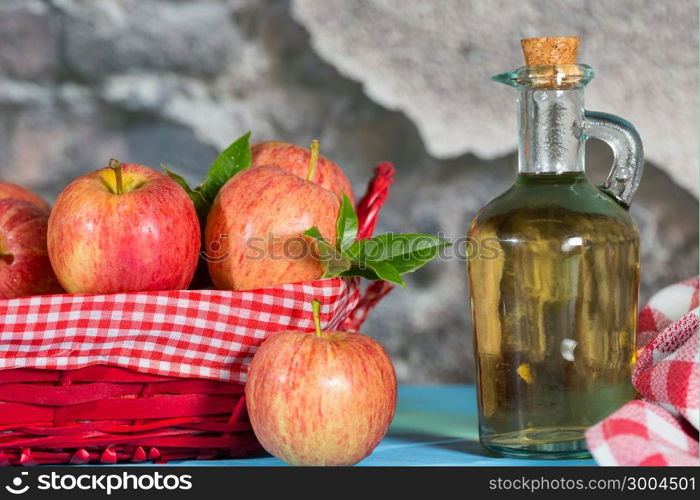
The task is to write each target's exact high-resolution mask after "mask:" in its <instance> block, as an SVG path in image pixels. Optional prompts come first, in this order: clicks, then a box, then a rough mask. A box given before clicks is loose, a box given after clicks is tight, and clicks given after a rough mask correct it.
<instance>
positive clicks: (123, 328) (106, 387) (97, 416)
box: [0, 163, 394, 465]
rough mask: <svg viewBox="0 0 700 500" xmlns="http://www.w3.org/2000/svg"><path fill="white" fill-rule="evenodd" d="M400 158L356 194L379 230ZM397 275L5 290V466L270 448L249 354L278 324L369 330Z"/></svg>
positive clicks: (1, 388) (1, 405) (1, 311)
mask: <svg viewBox="0 0 700 500" xmlns="http://www.w3.org/2000/svg"><path fill="white" fill-rule="evenodd" d="M393 173H394V168H393V166H392V165H391V164H389V163H383V164H381V165H379V166H378V167H377V168H376V169H375V176H374V178H373V179H372V181H371V182H370V184H369V186H368V190H367V194H366V195H365V197H364V198H363V199H362V201H361V202H360V204H359V205H358V209H357V212H358V217H359V219H360V231H359V235H358V237H359V238H367V237H370V236H371V235H372V233H373V231H374V227H375V224H376V220H377V216H378V214H379V210H380V209H381V206H382V205H383V203H384V201H385V200H386V197H387V195H388V190H389V186H390V185H391V183H392V179H393ZM390 290H391V285H389V284H387V283H385V282H381V281H380V282H374V283H372V284H371V285H369V286H368V287H367V288H366V289H365V290H364V292H362V293H360V286H359V280H358V279H356V278H352V279H340V278H336V279H330V280H317V281H313V282H306V283H295V284H289V285H281V286H277V287H272V288H266V289H261V290H253V291H244V292H231V291H216V290H180V291H170V292H148V293H132V294H115V295H100V296H87V295H52V296H42V297H27V298H21V299H13V300H3V301H0V465H35V464H85V463H118V462H144V461H155V462H166V461H170V460H178V459H209V458H215V457H242V456H246V455H248V454H249V453H251V452H255V451H258V450H260V445H259V443H258V442H257V440H256V439H255V436H254V434H253V432H252V429H251V426H250V423H249V422H248V418H247V413H246V405H245V396H244V387H245V385H244V384H245V376H246V371H247V367H248V364H249V363H250V360H251V359H252V356H253V354H254V352H255V349H256V348H257V346H259V345H260V343H262V341H263V340H265V339H266V338H267V337H268V336H269V335H271V334H273V333H275V332H277V331H281V330H287V329H304V330H309V331H311V330H312V329H313V324H312V321H311V319H310V316H311V314H310V302H311V300H312V299H313V298H317V299H319V300H321V301H322V302H323V306H322V309H321V323H322V325H323V326H324V328H336V329H337V328H342V329H347V330H357V329H359V327H360V326H361V325H362V323H363V322H364V320H365V319H366V317H367V314H368V313H369V311H370V310H371V308H372V307H374V305H375V304H376V303H377V302H379V300H381V299H382V297H384V296H385V295H386V294H387V293H388V292H389V291H390Z"/></svg>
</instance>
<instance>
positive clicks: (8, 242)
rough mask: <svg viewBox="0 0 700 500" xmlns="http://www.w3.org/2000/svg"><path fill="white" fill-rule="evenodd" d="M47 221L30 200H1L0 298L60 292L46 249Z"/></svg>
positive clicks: (45, 216) (45, 213) (43, 213)
mask: <svg viewBox="0 0 700 500" xmlns="http://www.w3.org/2000/svg"><path fill="white" fill-rule="evenodd" d="M48 220H49V215H48V213H47V212H46V211H45V210H44V209H43V208H40V207H39V206H37V205H35V204H34V203H32V202H29V201H26V200H19V199H15V198H5V199H0V299H13V298H16V297H24V296H28V295H47V294H53V293H61V292H62V291H63V290H62V289H61V286H60V285H59V284H58V280H57V279H56V276H55V275H54V272H53V269H51V263H50V262H49V256H48V253H47V249H46V228H47V225H48Z"/></svg>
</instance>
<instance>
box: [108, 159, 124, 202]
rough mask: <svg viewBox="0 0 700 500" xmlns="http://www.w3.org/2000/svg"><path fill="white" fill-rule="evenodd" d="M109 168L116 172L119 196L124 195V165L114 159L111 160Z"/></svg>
mask: <svg viewBox="0 0 700 500" xmlns="http://www.w3.org/2000/svg"><path fill="white" fill-rule="evenodd" d="M109 168H111V169H112V170H114V176H115V177H116V178H117V194H122V193H124V186H123V184H122V164H121V163H119V162H118V161H117V160H115V159H114V158H112V159H111V160H109Z"/></svg>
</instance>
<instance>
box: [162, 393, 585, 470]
mask: <svg viewBox="0 0 700 500" xmlns="http://www.w3.org/2000/svg"><path fill="white" fill-rule="evenodd" d="M171 465H180V466H182V465H187V466H212V465H215V466H225V467H230V466H251V465H255V466H280V465H285V464H284V463H283V462H281V461H280V460H278V459H276V458H273V457H270V456H263V457H260V458H243V459H235V460H207V461H199V460H188V461H184V462H173V463H171ZM359 465H365V466H429V465H430V466H529V465H538V466H591V465H595V462H594V461H593V460H590V459H589V460H522V459H514V458H503V457H500V456H498V455H494V454H493V453H490V452H488V451H486V450H485V449H484V448H482V447H481V445H480V444H479V438H478V425H477V412H476V394H475V391H474V386H472V385H434V386H400V387H399V397H398V406H397V409H396V416H395V417H394V421H393V423H392V424H391V428H390V429H389V432H388V433H387V435H386V437H385V438H384V440H383V441H382V442H381V443H380V444H379V446H378V447H377V448H376V449H375V450H374V452H373V453H372V454H371V455H370V456H369V457H367V458H366V459H364V460H363V461H362V462H360V464H359Z"/></svg>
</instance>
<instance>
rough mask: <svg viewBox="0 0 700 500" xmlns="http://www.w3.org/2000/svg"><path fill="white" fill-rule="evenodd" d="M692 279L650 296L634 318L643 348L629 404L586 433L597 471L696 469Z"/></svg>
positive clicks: (697, 283) (697, 367) (698, 417)
mask: <svg viewBox="0 0 700 500" xmlns="http://www.w3.org/2000/svg"><path fill="white" fill-rule="evenodd" d="M699 287H700V279H699V278H693V279H689V280H687V281H683V282H681V283H678V284H676V285H672V286H670V287H667V288H664V289H663V290H661V291H660V292H658V293H657V294H656V295H654V296H653V297H652V298H651V300H650V301H649V303H648V304H647V305H646V306H645V307H644V309H642V311H641V314H640V317H639V328H638V330H639V333H638V343H639V344H640V345H646V347H644V348H643V349H642V350H641V352H640V354H639V356H638V359H637V365H636V367H635V370H634V374H633V376H632V381H633V383H634V386H635V387H636V389H637V391H638V392H639V394H640V396H641V399H638V400H635V401H632V402H630V403H628V404H626V405H625V406H623V407H622V408H620V409H619V410H617V411H616V412H615V413H613V414H612V415H610V416H609V417H607V418H606V419H605V420H603V421H602V422H600V423H598V424H596V425H595V426H593V427H591V428H590V429H589V430H588V431H587V432H586V439H587V441H588V447H589V449H590V450H591V453H592V454H593V457H594V458H595V459H596V461H597V462H598V463H599V464H601V465H698V464H699V462H700V458H699V457H698V429H699V428H700V406H699V404H698V395H699V391H700V386H699V384H698V379H699V377H700V361H699V356H700V355H699V353H698V324H699V317H700V308H698V288H699Z"/></svg>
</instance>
